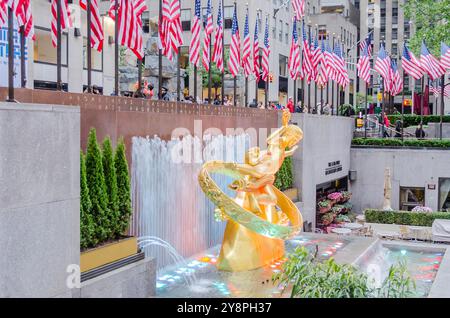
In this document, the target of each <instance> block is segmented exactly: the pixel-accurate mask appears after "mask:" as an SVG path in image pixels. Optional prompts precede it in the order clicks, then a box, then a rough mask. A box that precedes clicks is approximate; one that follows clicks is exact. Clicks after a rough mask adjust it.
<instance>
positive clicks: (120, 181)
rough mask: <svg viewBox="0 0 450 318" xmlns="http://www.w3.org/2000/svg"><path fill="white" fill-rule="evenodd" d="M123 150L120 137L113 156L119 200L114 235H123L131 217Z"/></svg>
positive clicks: (128, 179) (128, 178)
mask: <svg viewBox="0 0 450 318" xmlns="http://www.w3.org/2000/svg"><path fill="white" fill-rule="evenodd" d="M125 153H126V151H125V143H124V141H123V138H120V140H119V142H118V144H117V148H116V153H115V156H114V165H115V167H116V174H117V188H118V191H117V196H118V202H119V211H120V212H119V213H120V215H119V221H118V224H117V227H116V233H115V235H116V236H120V235H123V234H124V232H125V231H126V230H127V228H128V225H129V223H130V217H131V213H132V210H131V191H130V175H129V172H128V162H127V157H126V154H125Z"/></svg>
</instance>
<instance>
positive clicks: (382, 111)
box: [380, 77, 386, 138]
mask: <svg viewBox="0 0 450 318" xmlns="http://www.w3.org/2000/svg"><path fill="white" fill-rule="evenodd" d="M380 85H382V86H381V87H382V89H381V94H383V102H382V105H381V138H384V111H385V103H386V97H385V94H384V92H385V87H384V78H383V77H381V81H380Z"/></svg>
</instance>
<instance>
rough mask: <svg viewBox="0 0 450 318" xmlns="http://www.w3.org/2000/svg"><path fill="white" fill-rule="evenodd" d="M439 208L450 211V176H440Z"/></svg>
mask: <svg viewBox="0 0 450 318" xmlns="http://www.w3.org/2000/svg"><path fill="white" fill-rule="evenodd" d="M438 210H439V211H444V212H450V178H439V207H438Z"/></svg>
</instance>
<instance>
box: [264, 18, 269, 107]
mask: <svg viewBox="0 0 450 318" xmlns="http://www.w3.org/2000/svg"><path fill="white" fill-rule="evenodd" d="M268 16H269V15H267V16H266V21H269V17H268ZM268 23H269V22H267V23H266V27H267V25H268ZM264 33H265V31H264ZM264 38H265V35H264ZM268 64H269V63H268ZM269 66H270V65H268V67H267V78H266V83H265V88H264V91H265V92H264V93H265V96H264V98H265V104H266V109H267V108H269V77H270V67H269Z"/></svg>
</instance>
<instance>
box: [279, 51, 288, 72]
mask: <svg viewBox="0 0 450 318" xmlns="http://www.w3.org/2000/svg"><path fill="white" fill-rule="evenodd" d="M287 63H288V58H287V57H286V56H284V55H281V54H280V59H279V65H280V72H279V75H280V76H283V77H287Z"/></svg>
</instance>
